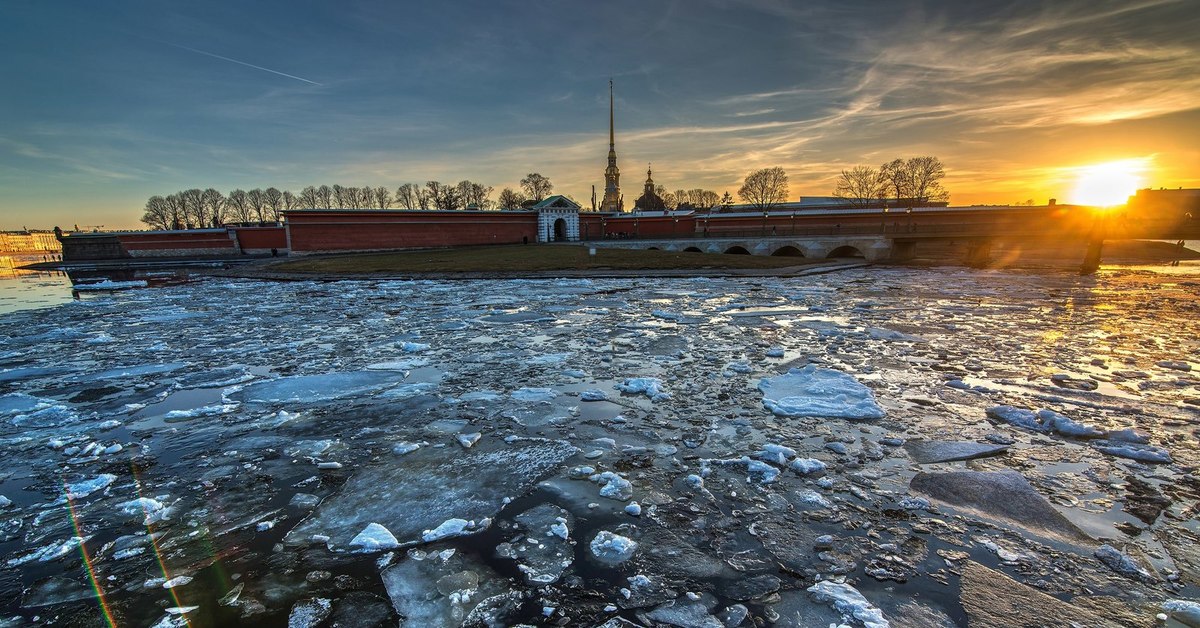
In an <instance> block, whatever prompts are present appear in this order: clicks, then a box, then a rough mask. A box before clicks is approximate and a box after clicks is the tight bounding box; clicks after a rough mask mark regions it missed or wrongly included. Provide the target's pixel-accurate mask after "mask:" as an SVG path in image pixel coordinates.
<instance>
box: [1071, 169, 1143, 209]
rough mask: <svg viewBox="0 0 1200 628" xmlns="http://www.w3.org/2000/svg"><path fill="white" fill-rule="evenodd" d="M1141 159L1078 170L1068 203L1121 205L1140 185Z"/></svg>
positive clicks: (1101, 205) (1141, 180) (1106, 205)
mask: <svg viewBox="0 0 1200 628" xmlns="http://www.w3.org/2000/svg"><path fill="white" fill-rule="evenodd" d="M1145 169H1146V165H1145V163H1144V161H1143V160H1137V159H1127V160H1123V161H1113V162H1108V163H1103V164H1096V165H1094V166H1086V167H1083V168H1079V169H1078V174H1077V176H1076V179H1075V187H1074V189H1072V191H1071V196H1070V197H1069V199H1068V201H1069V202H1071V203H1076V204H1079V205H1097V206H1100V207H1110V206H1113V205H1120V204H1122V203H1124V202H1125V201H1126V199H1128V198H1129V197H1130V196H1132V195H1133V194H1134V193H1135V192H1137V190H1138V188H1139V187H1141V186H1142V185H1143V179H1142V174H1141V173H1142V172H1143V171H1144V170H1145Z"/></svg>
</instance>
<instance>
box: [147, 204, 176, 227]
mask: <svg viewBox="0 0 1200 628" xmlns="http://www.w3.org/2000/svg"><path fill="white" fill-rule="evenodd" d="M142 222H144V223H146V224H147V225H149V226H150V227H153V228H155V229H163V230H166V229H170V228H171V222H172V221H171V207H170V205H169V204H168V203H167V199H166V198H164V197H162V196H151V197H150V198H149V200H147V201H146V213H144V214H142Z"/></svg>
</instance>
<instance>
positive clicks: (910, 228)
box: [904, 207, 913, 233]
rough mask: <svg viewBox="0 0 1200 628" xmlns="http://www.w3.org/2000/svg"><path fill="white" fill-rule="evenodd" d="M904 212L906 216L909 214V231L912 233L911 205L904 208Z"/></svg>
mask: <svg viewBox="0 0 1200 628" xmlns="http://www.w3.org/2000/svg"><path fill="white" fill-rule="evenodd" d="M904 214H905V215H906V216H908V232H909V233H912V230H913V221H912V208H911V207H909V208H908V209H906V210H904Z"/></svg>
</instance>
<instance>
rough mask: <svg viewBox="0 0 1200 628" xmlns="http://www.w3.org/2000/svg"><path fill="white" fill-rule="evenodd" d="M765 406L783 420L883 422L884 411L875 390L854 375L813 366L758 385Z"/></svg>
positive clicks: (795, 369) (765, 379)
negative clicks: (785, 418) (863, 420)
mask: <svg viewBox="0 0 1200 628" xmlns="http://www.w3.org/2000/svg"><path fill="white" fill-rule="evenodd" d="M758 389H759V390H761V391H762V393H763V405H764V406H766V407H767V409H768V410H770V411H771V412H772V413H774V414H776V415H778V416H783V417H825V418H841V419H881V418H883V416H884V412H883V408H880V407H879V404H877V403H875V396H874V395H873V394H872V393H871V389H869V388H867V387H866V386H863V385H862V384H860V383H859V382H858V380H856V379H854V377H853V376H852V375H847V374H845V373H842V372H839V371H834V370H831V369H824V368H818V367H817V366H816V365H813V364H809V365H808V366H805V367H803V368H793V369H791V370H789V371H788V372H787V373H786V374H784V375H779V376H777V377H767V378H763V380H762V381H760V382H759V384H758Z"/></svg>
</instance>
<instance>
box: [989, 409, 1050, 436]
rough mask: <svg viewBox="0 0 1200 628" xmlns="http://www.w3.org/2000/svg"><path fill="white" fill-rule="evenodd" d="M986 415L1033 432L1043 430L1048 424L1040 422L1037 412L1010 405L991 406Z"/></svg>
mask: <svg viewBox="0 0 1200 628" xmlns="http://www.w3.org/2000/svg"><path fill="white" fill-rule="evenodd" d="M987 415H988V416H989V417H990V418H993V419H996V420H998V421H1004V422H1005V423H1009V424H1012V425H1015V426H1017V427H1022V428H1025V429H1027V430H1033V431H1035V432H1045V431H1046V430H1047V429H1049V426H1048V425H1046V424H1045V423H1043V422H1042V420H1041V419H1040V418H1039V417H1038V415H1037V413H1035V412H1034V411H1032V410H1025V409H1023V408H1014V407H1012V406H993V407H991V408H988V409H987Z"/></svg>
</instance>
